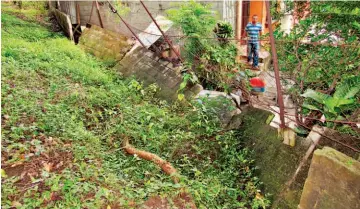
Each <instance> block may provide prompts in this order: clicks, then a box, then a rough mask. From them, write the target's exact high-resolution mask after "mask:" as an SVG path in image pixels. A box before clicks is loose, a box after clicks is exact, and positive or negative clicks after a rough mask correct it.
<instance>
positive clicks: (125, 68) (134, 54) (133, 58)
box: [115, 47, 182, 101]
mask: <svg viewBox="0 0 360 209" xmlns="http://www.w3.org/2000/svg"><path fill="white" fill-rule="evenodd" d="M115 69H117V70H118V71H119V72H121V74H122V75H123V76H125V77H130V76H132V75H133V76H135V77H136V78H137V79H139V80H140V81H142V82H143V83H144V85H150V84H152V83H156V84H158V86H159V87H160V91H159V92H158V93H157V95H156V96H157V97H159V98H162V99H166V100H168V101H174V100H176V99H177V95H178V92H177V91H178V89H179V86H180V83H181V82H182V76H181V73H180V71H181V69H182V67H175V68H174V67H172V64H171V63H169V62H166V61H163V60H160V59H159V58H158V57H156V56H155V54H154V53H153V52H151V51H150V50H147V49H145V48H142V47H136V48H135V49H132V50H131V52H129V53H128V54H127V55H126V56H125V57H124V58H123V59H122V60H121V61H120V62H119V63H118V64H117V65H116V66H115Z"/></svg>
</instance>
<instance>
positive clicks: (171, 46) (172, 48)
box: [140, 0, 182, 61]
mask: <svg viewBox="0 0 360 209" xmlns="http://www.w3.org/2000/svg"><path fill="white" fill-rule="evenodd" d="M140 3H141V4H142V5H143V7H144V9H145V10H146V12H147V13H148V15H149V16H150V18H151V19H152V21H153V22H154V23H155V25H156V27H157V28H158V29H159V31H160V32H161V34H162V35H163V37H164V39H165V41H166V42H167V43H168V44H169V46H170V48H171V50H172V51H173V52H174V53H175V54H176V56H177V57H178V58H179V59H180V61H182V59H181V56H180V54H179V53H178V52H177V51H176V50H175V49H174V46H173V45H172V43H171V42H170V41H169V40H168V39H167V37H166V35H165V33H164V32H163V31H162V30H161V28H160V26H159V25H158V24H157V22H156V20H155V19H154V17H153V16H152V15H151V13H150V11H149V10H148V9H147V7H146V6H145V4H144V2H143V1H141V0H140Z"/></svg>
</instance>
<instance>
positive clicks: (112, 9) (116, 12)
mask: <svg viewBox="0 0 360 209" xmlns="http://www.w3.org/2000/svg"><path fill="white" fill-rule="evenodd" d="M107 2H108V4H109V6H110V9H111V11H112V12H113V13H115V14H117V16H118V17H119V18H120V20H121V21H122V22H123V23H124V24H125V26H126V27H127V28H128V29H129V31H130V32H131V33H132V34H133V36H135V38H136V40H138V41H139V43H140V44H141V45H142V46H143V47H144V48H146V47H145V44H144V43H143V42H142V41H141V40H140V38H139V37H138V36H137V35H136V33H135V32H134V31H133V30H132V29H131V27H130V26H129V25H128V24H127V22H126V21H125V20H124V19H123V18H122V17H121V16H120V14H119V13H118V11H117V10H116V9H115V7H114V6H113V5H112V4H111V3H110V1H107Z"/></svg>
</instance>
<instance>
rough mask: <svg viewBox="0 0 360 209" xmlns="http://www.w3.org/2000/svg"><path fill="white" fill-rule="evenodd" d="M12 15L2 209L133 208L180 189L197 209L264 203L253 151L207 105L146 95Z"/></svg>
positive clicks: (5, 62)
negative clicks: (175, 177) (143, 155)
mask: <svg viewBox="0 0 360 209" xmlns="http://www.w3.org/2000/svg"><path fill="white" fill-rule="evenodd" d="M12 14H13V13H11V14H10V13H8V12H5V13H3V14H2V17H1V22H2V26H3V27H2V45H1V48H2V52H1V56H2V60H1V62H2V78H1V79H2V80H1V82H2V86H1V88H2V92H1V97H2V144H3V146H2V150H1V151H2V159H1V160H2V165H3V166H2V168H3V170H2V177H3V178H2V184H3V186H2V207H3V208H11V207H17V208H37V207H41V208H133V207H135V206H141V205H142V204H143V203H144V202H146V201H147V200H148V199H149V198H151V197H152V196H161V197H162V198H164V199H168V200H169V202H171V200H173V199H174V198H176V197H178V195H179V193H181V192H184V191H185V192H186V193H188V194H190V195H191V197H192V199H193V201H194V202H195V203H196V205H197V206H198V208H262V207H265V206H267V205H268V204H269V202H268V200H267V199H266V198H265V197H263V195H261V192H259V191H258V187H259V185H260V184H261V183H260V182H259V180H258V178H256V177H255V175H254V172H255V168H254V166H253V164H254V162H253V160H251V156H252V153H251V152H250V151H249V150H248V149H245V148H243V147H242V146H241V139H239V138H237V136H238V133H236V132H234V131H228V132H224V131H222V130H221V129H220V128H219V127H220V126H219V124H218V119H217V118H213V117H212V116H211V115H213V111H214V110H213V109H212V108H211V107H207V106H205V105H204V106H200V105H199V104H198V105H195V106H180V105H178V104H176V103H175V104H171V105H170V104H167V103H166V102H164V101H161V100H158V99H156V98H153V95H154V92H156V86H154V85H150V86H149V87H143V86H142V84H141V83H139V82H138V81H136V80H134V79H124V78H121V77H119V76H118V75H117V73H115V72H114V71H113V69H111V68H109V67H108V66H106V65H105V64H104V63H102V62H100V61H98V60H96V59H95V58H94V57H92V56H90V55H88V54H85V53H84V52H83V51H82V50H81V49H80V48H78V47H77V46H75V45H73V44H72V43H71V42H70V41H69V40H67V39H66V38H64V37H63V36H62V35H61V34H58V33H53V32H50V31H49V30H48V29H47V28H45V27H43V26H40V25H38V24H37V23H35V22H33V21H32V22H31V21H30V22H29V21H24V20H21V19H19V18H17V17H15V16H13V15H12ZM28 20H29V19H28ZM124 135H126V136H128V137H130V139H131V143H132V144H133V145H134V146H136V147H137V148H139V149H143V150H146V151H149V152H152V153H155V154H157V155H159V156H160V157H162V158H163V159H166V160H168V161H170V162H171V163H172V165H173V166H174V167H175V168H176V169H178V170H179V172H180V174H181V181H180V183H179V184H174V183H173V182H172V181H171V178H170V177H169V176H167V175H165V174H164V173H163V172H162V171H161V170H160V168H158V167H157V166H156V165H155V164H153V163H151V162H149V161H145V160H142V159H139V158H138V157H137V156H130V155H127V154H125V153H124V150H123V149H122V145H121V143H122V137H123V136H124ZM179 188H182V189H179ZM169 204H170V203H169Z"/></svg>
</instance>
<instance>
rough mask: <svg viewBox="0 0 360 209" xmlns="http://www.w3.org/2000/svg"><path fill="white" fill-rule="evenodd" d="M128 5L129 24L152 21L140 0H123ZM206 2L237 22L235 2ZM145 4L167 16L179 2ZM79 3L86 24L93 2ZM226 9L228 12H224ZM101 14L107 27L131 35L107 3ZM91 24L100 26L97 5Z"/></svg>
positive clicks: (154, 12) (141, 25) (144, 25)
mask: <svg viewBox="0 0 360 209" xmlns="http://www.w3.org/2000/svg"><path fill="white" fill-rule="evenodd" d="M123 2H124V4H125V5H126V6H128V7H129V8H130V12H129V13H128V14H127V15H124V16H123V17H124V19H125V20H126V21H127V23H128V24H130V25H132V26H134V27H136V28H138V29H140V30H144V29H146V28H147V26H148V25H149V24H150V23H151V22H152V21H151V19H150V17H149V15H148V14H147V13H146V11H145V10H144V8H143V6H142V5H141V4H140V2H139V1H123ZM202 2H204V3H211V4H212V6H213V9H214V10H215V11H217V12H218V14H219V18H220V19H225V20H230V19H234V21H233V23H232V24H235V12H234V11H232V10H235V4H234V3H233V2H232V1H231V0H227V2H226V4H225V3H224V2H223V1H202ZM144 3H145V5H146V6H147V7H148V9H149V11H150V12H151V13H152V15H153V17H156V16H157V15H163V16H165V15H166V13H165V11H166V10H167V9H170V8H176V7H177V3H178V2H174V1H162V0H158V1H145V2H144ZM77 4H79V6H80V19H81V25H86V23H88V22H89V20H90V14H91V8H92V2H91V1H77ZM224 10H226V12H225V13H224ZM100 14H101V18H102V21H103V25H104V28H105V29H108V30H110V31H114V32H117V33H121V34H123V35H126V36H129V37H131V36H132V34H131V32H130V31H129V30H128V29H127V28H126V26H125V25H124V23H122V22H121V21H120V20H119V18H118V17H117V16H116V15H115V14H113V13H111V12H110V9H109V7H108V4H107V3H104V4H103V5H100ZM89 23H90V24H94V25H98V26H100V22H99V17H98V14H97V12H96V7H95V6H94V8H93V13H92V16H91V20H90V22H89ZM134 32H135V33H139V32H140V31H139V30H136V29H134Z"/></svg>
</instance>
